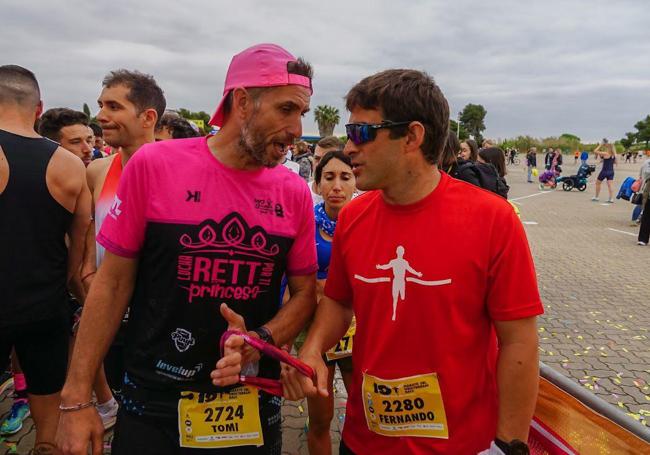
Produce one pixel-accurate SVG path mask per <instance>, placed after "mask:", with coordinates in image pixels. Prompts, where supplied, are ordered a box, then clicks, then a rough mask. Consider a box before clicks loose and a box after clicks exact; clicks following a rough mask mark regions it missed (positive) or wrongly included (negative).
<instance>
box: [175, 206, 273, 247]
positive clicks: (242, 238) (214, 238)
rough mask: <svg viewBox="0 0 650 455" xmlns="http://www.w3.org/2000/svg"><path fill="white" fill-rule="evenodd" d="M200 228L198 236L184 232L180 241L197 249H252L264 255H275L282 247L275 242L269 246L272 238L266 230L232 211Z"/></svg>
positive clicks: (207, 221)
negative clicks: (218, 220)
mask: <svg viewBox="0 0 650 455" xmlns="http://www.w3.org/2000/svg"><path fill="white" fill-rule="evenodd" d="M203 224H204V226H203V227H202V228H201V229H200V230H199V232H198V234H197V238H196V239H193V238H192V237H191V236H190V235H188V234H183V235H182V236H181V238H180V243H181V245H183V246H184V247H186V248H189V249H193V250H197V249H201V248H235V249H237V250H240V251H250V252H254V253H259V254H262V255H264V256H269V257H270V256H275V255H277V254H278V253H279V252H280V247H279V246H278V245H277V244H273V245H271V246H270V247H268V248H267V246H268V245H269V243H270V240H269V238H268V236H267V234H266V231H264V229H262V228H261V227H259V226H255V227H253V228H250V227H249V226H248V224H247V223H246V220H244V219H243V218H242V217H241V215H239V214H238V213H231V214H230V215H227V216H226V217H224V218H223V220H221V222H220V223H217V222H215V221H214V220H206V221H204V222H203Z"/></svg>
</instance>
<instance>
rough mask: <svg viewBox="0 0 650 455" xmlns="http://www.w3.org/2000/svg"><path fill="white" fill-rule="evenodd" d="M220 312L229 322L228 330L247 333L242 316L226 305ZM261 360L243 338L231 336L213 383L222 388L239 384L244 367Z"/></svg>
mask: <svg viewBox="0 0 650 455" xmlns="http://www.w3.org/2000/svg"><path fill="white" fill-rule="evenodd" d="M220 311H221V315H222V316H223V317H224V319H225V320H226V322H228V330H238V331H240V332H244V333H246V323H245V322H244V318H243V317H242V316H241V315H239V314H237V313H235V312H234V311H233V310H231V309H230V308H229V307H228V305H226V304H225V303H222V304H221V308H220ZM248 335H251V336H254V337H256V338H259V337H258V335H257V334H256V333H255V332H248ZM259 359H260V355H259V353H258V352H257V351H256V350H255V349H253V348H251V347H250V346H248V345H246V344H245V343H244V339H243V338H242V337H240V336H237V335H231V336H230V337H229V338H228V339H227V340H226V342H225V343H224V347H223V357H221V359H219V361H218V362H217V365H216V369H215V370H213V371H212V373H210V377H211V378H212V383H213V384H214V385H216V386H222V387H223V386H228V385H232V384H237V383H238V382H239V374H240V372H241V369H242V365H245V364H247V363H251V362H258V361H259Z"/></svg>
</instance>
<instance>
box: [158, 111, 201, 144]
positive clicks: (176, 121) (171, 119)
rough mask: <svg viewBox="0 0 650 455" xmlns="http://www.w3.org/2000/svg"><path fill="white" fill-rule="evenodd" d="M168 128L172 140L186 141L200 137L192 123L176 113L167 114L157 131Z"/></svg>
mask: <svg viewBox="0 0 650 455" xmlns="http://www.w3.org/2000/svg"><path fill="white" fill-rule="evenodd" d="M162 128H167V129H168V130H169V134H171V137H172V139H185V138H188V137H198V136H200V134H199V132H198V131H196V130H195V129H194V128H193V127H192V125H191V124H190V122H188V121H187V120H185V119H184V118H183V117H181V116H180V115H178V114H177V113H176V112H165V113H164V114H163V116H162V118H161V119H160V124H159V126H158V127H156V129H157V130H160V129H162Z"/></svg>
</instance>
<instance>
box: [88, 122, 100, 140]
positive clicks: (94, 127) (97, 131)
mask: <svg viewBox="0 0 650 455" xmlns="http://www.w3.org/2000/svg"><path fill="white" fill-rule="evenodd" d="M88 126H89V127H90V129H91V130H93V134H94V135H95V137H104V132H103V131H102V127H101V126H99V125H98V124H97V123H94V122H92V123H90V124H88Z"/></svg>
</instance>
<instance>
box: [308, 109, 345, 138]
mask: <svg viewBox="0 0 650 455" xmlns="http://www.w3.org/2000/svg"><path fill="white" fill-rule="evenodd" d="M314 119H315V120H316V123H318V134H319V135H320V136H321V137H324V136H331V135H332V134H334V127H335V126H336V125H338V123H339V122H340V121H341V116H340V115H339V110H338V109H337V108H335V107H332V106H328V105H326V104H321V105H320V106H316V109H315V110H314Z"/></svg>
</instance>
